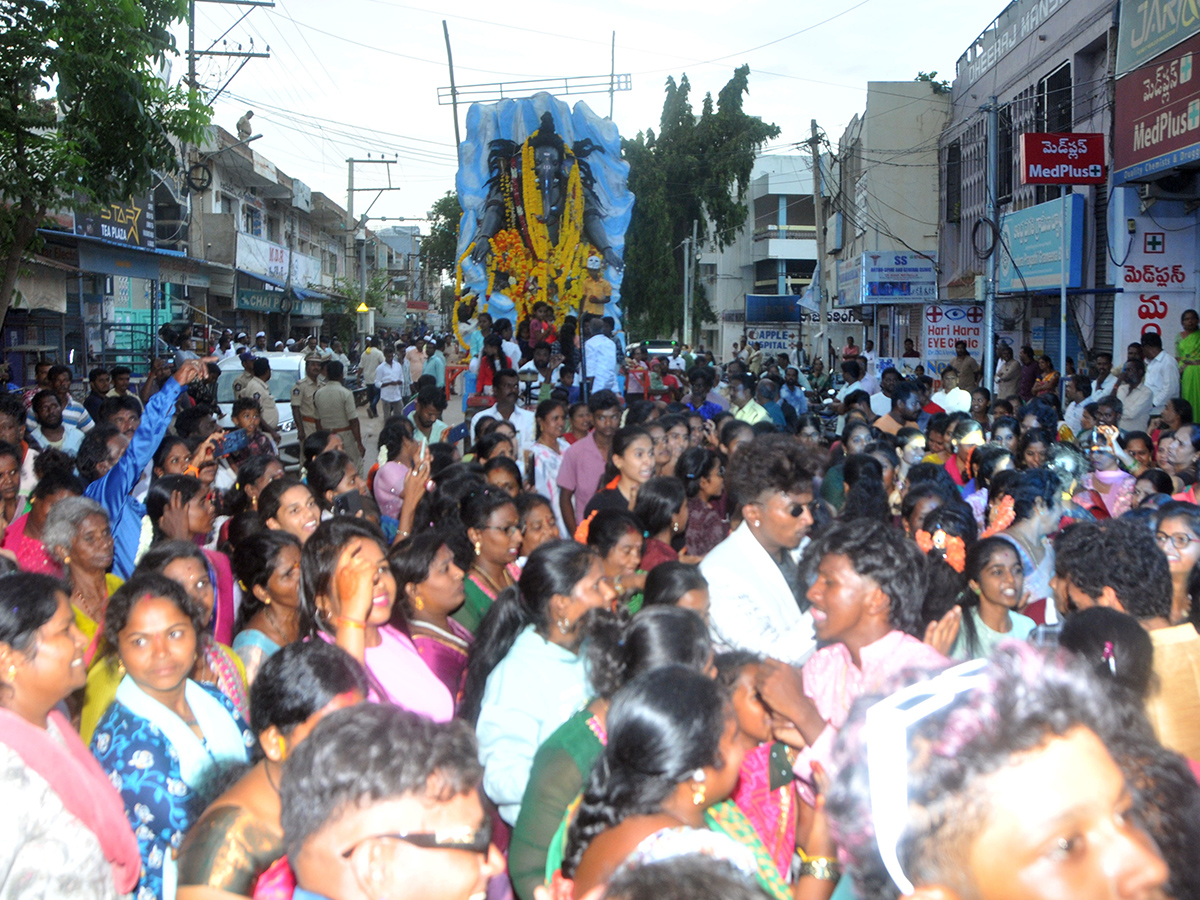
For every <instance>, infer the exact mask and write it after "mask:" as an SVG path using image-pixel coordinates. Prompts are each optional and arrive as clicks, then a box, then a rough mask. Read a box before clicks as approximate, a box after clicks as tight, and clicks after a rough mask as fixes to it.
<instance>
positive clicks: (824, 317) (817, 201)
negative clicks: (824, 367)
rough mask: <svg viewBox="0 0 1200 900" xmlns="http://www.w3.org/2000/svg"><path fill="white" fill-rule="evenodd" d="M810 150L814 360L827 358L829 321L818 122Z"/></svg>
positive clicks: (823, 188)
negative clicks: (814, 256) (814, 248)
mask: <svg viewBox="0 0 1200 900" xmlns="http://www.w3.org/2000/svg"><path fill="white" fill-rule="evenodd" d="M808 146H809V149H811V150H812V164H813V173H812V177H813V218H814V219H815V221H816V225H817V274H818V276H820V277H818V278H816V279H814V280H813V289H814V290H815V292H816V295H817V303H818V304H820V310H821V311H820V314H819V318H818V320H817V334H816V337H815V338H814V340H813V358H814V359H816V358H820V359H824V358H825V341H826V337H825V328H826V323H827V322H828V321H829V309H828V305H827V301H826V298H825V287H824V285H823V284H822V283H821V281H822V278H823V277H824V276H823V275H822V273H823V272H824V271H825V196H824V191H825V187H824V185H823V184H822V181H823V179H822V178H821V144H820V138H819V137H818V135H817V120H816V119H813V120H812V137H811V138H809V141H808Z"/></svg>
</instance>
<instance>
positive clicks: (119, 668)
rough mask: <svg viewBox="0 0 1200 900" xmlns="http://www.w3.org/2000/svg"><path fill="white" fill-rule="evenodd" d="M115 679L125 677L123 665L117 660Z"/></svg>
mask: <svg viewBox="0 0 1200 900" xmlns="http://www.w3.org/2000/svg"><path fill="white" fill-rule="evenodd" d="M117 677H118V678H124V677H125V663H123V662H121V660H117Z"/></svg>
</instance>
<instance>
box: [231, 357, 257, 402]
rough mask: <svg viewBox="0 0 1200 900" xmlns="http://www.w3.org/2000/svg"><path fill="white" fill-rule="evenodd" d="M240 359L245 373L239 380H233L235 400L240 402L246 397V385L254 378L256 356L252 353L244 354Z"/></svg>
mask: <svg viewBox="0 0 1200 900" xmlns="http://www.w3.org/2000/svg"><path fill="white" fill-rule="evenodd" d="M240 359H241V361H242V369H243V370H244V371H243V372H242V374H241V375H239V376H238V377H237V378H235V379H233V399H234V400H240V399H242V397H244V396H246V385H247V384H248V383H249V382H250V379H251V378H253V377H254V354H253V353H250V352H246V353H243V354H242V355H241V357H240Z"/></svg>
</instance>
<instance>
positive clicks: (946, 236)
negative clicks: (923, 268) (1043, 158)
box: [938, 0, 1117, 365]
mask: <svg viewBox="0 0 1200 900" xmlns="http://www.w3.org/2000/svg"><path fill="white" fill-rule="evenodd" d="M1116 7H1117V5H1116V3H1115V2H1113V0H1072V2H1070V3H1067V2H1066V0H1015V2H1013V3H1010V4H1009V6H1008V7H1007V8H1006V9H1005V10H1004V11H1003V12H1002V13H1001V14H1000V15H999V16H998V17H996V19H995V20H994V21H992V22H991V24H989V25H988V27H987V28H986V29H985V30H984V31H983V32H982V33H981V34H980V35H979V37H978V38H976V39H975V41H974V42H973V43H972V44H971V46H970V47H968V48H967V50H966V51H965V52H964V53H963V54H962V56H961V57H960V58H959V60H958V63H957V67H956V72H955V78H954V81H953V84H952V86H951V90H950V101H951V111H950V121H949V124H948V126H947V128H946V129H945V131H944V132H943V134H942V136H941V140H940V142H939V153H940V163H941V198H940V199H941V208H940V210H939V217H940V221H941V239H940V242H939V253H938V259H939V269H940V274H939V281H938V284H939V291H938V294H939V299H940V300H941V301H944V302H947V303H951V304H952V303H955V302H963V303H969V302H972V301H975V300H977V299H979V298H981V297H982V296H983V292H984V290H985V289H986V284H985V283H984V281H983V279H986V278H988V277H989V276H990V274H991V272H990V254H992V253H994V254H996V256H997V260H998V269H999V272H998V280H997V290H998V293H997V295H996V307H995V317H994V320H993V326H994V328H995V331H996V339H997V340H998V341H1002V342H1005V343H1009V344H1012V345H1015V346H1018V347H1019V346H1022V345H1024V344H1032V346H1033V348H1034V350H1035V352H1036V353H1038V354H1041V353H1045V354H1046V355H1047V356H1049V357H1050V358H1051V359H1052V360H1054V361H1055V363H1056V365H1057V361H1058V359H1059V344H1060V341H1059V327H1058V326H1059V323H1060V317H1061V313H1062V307H1061V305H1060V301H1059V292H1060V289H1059V283H1060V280H1061V277H1062V268H1063V266H1064V262H1065V264H1066V267H1067V269H1068V278H1069V282H1070V284H1069V292H1068V302H1067V307H1068V309H1067V317H1068V336H1067V355H1068V357H1069V358H1071V359H1077V358H1078V357H1079V356H1080V355H1081V354H1082V353H1083V352H1084V351H1096V350H1109V349H1111V346H1112V320H1113V300H1114V285H1113V284H1112V281H1111V278H1110V273H1109V269H1108V265H1107V261H1108V258H1109V249H1110V241H1109V227H1108V212H1109V210H1108V207H1109V186H1108V184H1098V185H1089V186H1076V187H1067V188H1062V187H1059V186H1055V185H1034V184H1023V183H1022V178H1021V136H1022V135H1023V134H1026V133H1031V132H1049V133H1064V132H1091V133H1099V134H1102V135H1104V136H1105V143H1106V144H1111V135H1112V76H1113V49H1114V47H1115V39H1116V33H1117V21H1116V17H1115V14H1116ZM993 98H994V102H995V104H996V106H997V109H998V115H997V121H998V126H997V141H996V149H997V155H998V157H999V166H998V171H997V178H996V197H995V200H996V203H997V204H998V207H999V218H1000V227H999V233H995V231H994V229H993V228H992V226H991V224H990V222H989V220H988V216H989V206H990V204H989V196H988V174H987V169H988V130H989V105H990V104H991V103H992V102H993ZM1064 192H1065V193H1069V194H1072V195H1074V196H1072V197H1070V198H1065V199H1064V197H1063V195H1064ZM1064 224H1065V225H1066V231H1067V235H1066V237H1067V243H1068V244H1069V250H1068V253H1067V256H1066V260H1065V261H1064V258H1063V254H1062V250H1061V244H1062V240H1061V238H1062V237H1063V235H1062V230H1061V229H1062V228H1063V225H1064Z"/></svg>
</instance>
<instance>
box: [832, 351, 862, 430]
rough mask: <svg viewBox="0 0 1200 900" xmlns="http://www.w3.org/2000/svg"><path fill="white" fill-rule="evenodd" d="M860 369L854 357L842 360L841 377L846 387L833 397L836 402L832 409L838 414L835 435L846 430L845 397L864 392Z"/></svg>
mask: <svg viewBox="0 0 1200 900" xmlns="http://www.w3.org/2000/svg"><path fill="white" fill-rule="evenodd" d="M861 371H862V369H861V368H860V366H859V363H858V360H857V359H856V358H855V357H850V359H845V360H842V377H843V378H844V379H846V385H845V387H843V388H842V389H841V390H840V391H838V392H837V395H836V396H835V398H834V399H835V400H836V402H835V403H834V407H835V408H836V410H837V413H838V420H837V433H838V434H841V433H842V432H843V431H845V430H846V405H845V403H844V402H843V401H844V400H845V399H846V397H847V396H848V395H850V394H853V393H854V392H855V391H861V390H865V388H863V384H862V378H861V376H860V374H859V373H860V372H861Z"/></svg>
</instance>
